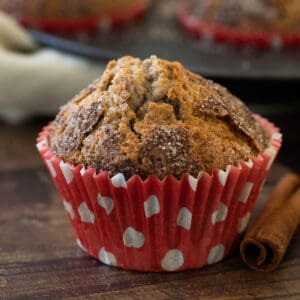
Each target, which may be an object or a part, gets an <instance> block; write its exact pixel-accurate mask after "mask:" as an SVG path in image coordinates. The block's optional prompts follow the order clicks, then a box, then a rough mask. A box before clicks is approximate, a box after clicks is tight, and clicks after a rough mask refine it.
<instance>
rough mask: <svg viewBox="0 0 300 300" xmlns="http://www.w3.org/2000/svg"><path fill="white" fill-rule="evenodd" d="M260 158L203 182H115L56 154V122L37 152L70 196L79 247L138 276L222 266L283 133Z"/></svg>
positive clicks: (66, 198) (268, 126)
mask: <svg viewBox="0 0 300 300" xmlns="http://www.w3.org/2000/svg"><path fill="white" fill-rule="evenodd" d="M256 118H257V119H258V120H259V122H260V123H261V125H262V126H263V127H264V128H265V130H266V131H267V132H268V133H269V134H270V136H272V138H271V141H270V145H269V147H268V148H267V149H266V150H265V151H264V152H263V153H261V154H260V155H258V156H257V157H252V158H251V159H249V160H248V161H242V162H240V163H239V165H238V166H233V165H229V166H228V167H227V168H226V170H220V169H214V170H213V172H212V174H211V175H210V174H208V173H206V172H200V173H199V176H198V178H194V177H193V176H191V175H189V174H184V175H183V176H182V179H181V180H177V179H176V178H175V177H173V176H171V175H169V176H167V177H166V178H164V180H162V181H161V180H159V179H158V178H157V177H155V176H150V177H148V178H147V179H146V180H144V181H143V180H142V179H141V178H140V177H139V176H137V175H134V176H132V177H131V178H130V179H128V180H127V181H126V180H125V179H124V176H123V175H122V174H120V173H119V174H117V175H115V176H113V177H111V178H110V177H109V175H108V173H107V172H101V173H99V174H96V172H95V170H94V169H92V168H88V169H85V168H84V167H83V166H81V165H80V166H73V165H72V164H69V163H65V162H63V161H62V160H61V159H59V158H57V157H56V156H55V155H54V154H53V153H52V152H51V151H50V149H49V146H48V136H49V131H50V129H51V124H50V125H49V126H47V127H45V128H44V129H43V131H42V132H41V133H40V135H39V137H38V139H37V143H38V144H37V148H38V150H39V152H40V155H41V157H42V159H43V161H44V163H45V165H46V167H47V169H48V171H49V173H50V174H51V177H52V178H53V181H54V183H55V185H56V187H57V189H58V191H59V193H60V195H61V197H62V199H63V203H64V206H65V208H66V210H67V212H68V215H69V217H70V220H71V223H72V225H73V228H74V232H75V235H76V239H77V243H78V245H79V246H80V247H81V248H82V249H83V250H85V251H86V252H87V253H88V254H89V255H91V256H92V257H94V258H96V259H98V260H100V261H101V262H103V263H105V264H109V265H112V266H118V267H120V268H124V269H130V270H138V271H154V272H162V271H169V272H171V271H181V270H185V269H192V268H199V267H202V266H205V265H208V264H213V263H216V262H218V261H220V260H222V259H223V258H224V257H225V256H227V255H228V254H229V253H231V251H232V250H233V249H234V248H235V246H236V245H237V242H238V240H239V238H240V236H241V234H242V233H243V231H244V230H245V229H246V227H247V224H248V221H249V219H250V216H251V213H252V211H253V208H254V205H255V201H256V199H257V196H258V193H259V191H260V189H261V188H262V185H263V183H264V180H265V178H266V176H267V174H268V171H269V169H270V167H271V165H272V163H273V161H274V159H275V157H276V155H277V152H278V150H279V148H280V146H281V134H280V133H279V129H278V128H276V127H275V126H274V125H273V124H272V123H270V122H268V121H267V120H266V119H263V118H261V117H260V116H256Z"/></svg>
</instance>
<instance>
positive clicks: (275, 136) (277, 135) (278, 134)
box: [271, 132, 282, 140]
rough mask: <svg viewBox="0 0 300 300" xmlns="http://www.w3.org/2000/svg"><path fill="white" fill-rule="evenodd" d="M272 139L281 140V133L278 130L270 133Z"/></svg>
mask: <svg viewBox="0 0 300 300" xmlns="http://www.w3.org/2000/svg"><path fill="white" fill-rule="evenodd" d="M271 139H272V140H281V139H282V134H281V133H279V132H275V133H273V134H272V137H271Z"/></svg>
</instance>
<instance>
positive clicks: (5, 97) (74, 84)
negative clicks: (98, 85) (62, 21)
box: [0, 13, 105, 122]
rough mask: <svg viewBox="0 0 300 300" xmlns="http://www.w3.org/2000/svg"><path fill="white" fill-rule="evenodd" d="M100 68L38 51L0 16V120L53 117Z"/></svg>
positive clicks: (61, 55) (48, 50)
mask: <svg viewBox="0 0 300 300" xmlns="http://www.w3.org/2000/svg"><path fill="white" fill-rule="evenodd" d="M104 67H105V66H104V64H101V63H99V64H98V63H95V62H92V61H89V60H86V59H83V58H79V57H76V56H71V55H69V54H65V53H62V52H59V51H56V50H53V49H47V48H38V46H37V45H36V44H35V43H34V41H33V40H32V39H31V38H30V36H29V35H28V34H27V32H26V31H24V30H23V29H22V28H21V27H20V26H19V25H18V24H16V23H15V22H14V21H13V20H12V19H11V18H9V17H8V16H6V15H4V14H2V13H0V118H1V119H4V120H7V121H10V122H19V121H22V120H24V119H26V118H28V117H30V116H33V115H53V114H55V113H56V112H57V111H58V109H59V106H61V105H62V104H64V103H66V102H67V101H68V100H69V99H70V98H71V97H72V96H74V95H75V94H76V93H77V92H78V91H80V90H81V89H82V88H84V87H85V86H87V85H88V84H89V83H91V82H92V81H93V80H94V79H95V78H97V77H99V76H101V74H102V72H103V70H104Z"/></svg>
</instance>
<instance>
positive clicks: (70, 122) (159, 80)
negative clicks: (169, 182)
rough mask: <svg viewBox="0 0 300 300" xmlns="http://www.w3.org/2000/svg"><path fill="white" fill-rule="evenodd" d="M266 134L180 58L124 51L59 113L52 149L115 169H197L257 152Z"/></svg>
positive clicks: (228, 96) (135, 171)
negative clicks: (143, 56)
mask: <svg viewBox="0 0 300 300" xmlns="http://www.w3.org/2000/svg"><path fill="white" fill-rule="evenodd" d="M266 143H267V138H266V137H265V135H264V133H263V131H262V129H261V128H260V126H259V125H258V123H257V122H256V121H255V119H254V118H253V116H252V114H251V112H250V111H249V110H248V109H247V108H246V107H245V106H244V104H243V103H242V102H241V101H240V100H238V99H237V98H235V97H234V96H232V95H231V94H230V93H229V92H228V91H227V90H226V89H225V88H223V87H221V86H219V85H217V84H215V83H213V82H211V81H208V80H206V79H204V78H203V77H201V76H199V75H196V74H193V73H191V72H189V71H188V70H186V69H185V68H184V67H183V66H182V65H181V64H179V63H177V62H169V61H165V60H161V59H158V58H157V57H155V56H152V57H150V58H149V59H146V60H144V61H141V60H140V59H137V58H133V57H123V58H121V59H119V60H118V61H112V62H110V63H109V64H108V66H107V69H106V71H105V72H104V74H103V76H102V78H101V79H100V80H98V81H96V82H95V83H94V84H93V85H91V86H90V87H89V88H88V89H86V90H84V91H83V92H82V93H80V94H79V95H78V96H76V97H75V98H74V99H72V100H71V101H70V102H69V103H68V104H67V105H66V106H64V107H62V109H61V111H60V113H59V114H58V115H57V117H56V119H55V121H54V124H53V128H52V132H51V138H50V145H51V148H52V150H53V151H54V152H55V153H56V154H57V155H58V156H59V157H61V158H63V159H64V160H65V161H69V162H73V163H75V164H80V163H82V164H84V165H85V166H86V167H93V168H95V169H96V171H97V172H100V171H108V172H109V173H110V174H111V175H113V174H116V173H118V172H121V173H124V174H125V176H126V178H129V177H130V176H131V175H133V174H138V175H140V176H141V177H143V178H145V177H147V176H149V175H156V176H158V177H159V178H161V179H162V178H164V177H165V176H166V175H169V174H172V175H174V176H176V177H177V178H180V177H181V176H182V174H184V173H190V174H192V175H194V176H197V174H198V172H199V171H207V172H211V171H212V170H213V169H214V168H221V169H224V168H225V167H226V166H227V165H228V164H233V165H236V164H237V163H238V162H239V161H240V160H246V159H248V158H249V157H251V156H253V155H257V154H258V153H259V152H260V151H262V150H263V149H264V148H265V147H266Z"/></svg>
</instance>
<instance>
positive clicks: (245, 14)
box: [177, 0, 300, 49]
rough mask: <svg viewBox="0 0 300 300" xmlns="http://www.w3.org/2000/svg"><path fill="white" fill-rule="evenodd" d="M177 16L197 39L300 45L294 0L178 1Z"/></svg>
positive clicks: (298, 13) (264, 45)
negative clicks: (207, 38)
mask: <svg viewBox="0 0 300 300" xmlns="http://www.w3.org/2000/svg"><path fill="white" fill-rule="evenodd" d="M177 17H178V20H179V22H180V24H181V25H182V27H183V28H184V29H185V30H186V31H187V32H189V33H190V34H191V35H193V36H194V37H197V38H202V37H209V39H212V40H213V41H216V42H221V43H228V44H233V45H236V46H255V47H259V48H275V49H280V48H295V47H298V46H299V45H300V2H299V1H297V0H286V1H285V0H228V1H227V0H226V1H225V0H199V1H196V0H190V1H181V3H180V4H179V5H178V8H177Z"/></svg>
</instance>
